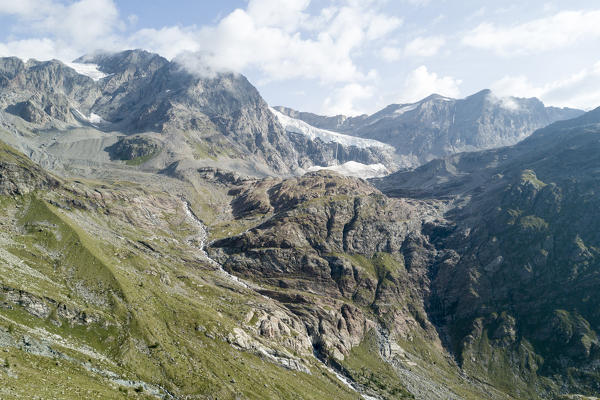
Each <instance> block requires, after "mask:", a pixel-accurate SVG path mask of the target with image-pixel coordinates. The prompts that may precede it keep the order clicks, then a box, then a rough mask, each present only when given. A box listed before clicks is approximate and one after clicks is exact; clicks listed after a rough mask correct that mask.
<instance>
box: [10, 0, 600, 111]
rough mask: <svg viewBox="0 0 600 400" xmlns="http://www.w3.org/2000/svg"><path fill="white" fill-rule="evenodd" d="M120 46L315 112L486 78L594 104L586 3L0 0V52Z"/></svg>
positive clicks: (575, 103)
mask: <svg viewBox="0 0 600 400" xmlns="http://www.w3.org/2000/svg"><path fill="white" fill-rule="evenodd" d="M130 48H143V49H146V50H149V51H152V52H156V53H159V54H160V55H162V56H164V57H166V58H168V59H169V60H175V61H177V62H180V63H182V64H183V65H184V66H186V67H187V68H188V69H190V70H191V71H193V72H196V73H200V74H212V73H214V72H215V71H217V72H218V71H234V72H239V73H242V74H244V75H245V76H246V77H248V79H249V80H250V82H252V83H253V84H254V85H255V86H256V87H257V88H258V89H259V91H260V92H261V94H262V95H263V97H264V98H265V99H266V101H267V102H268V103H269V104H270V105H283V106H288V107H292V108H295V109H298V110H302V111H310V112H315V113H320V114H326V115H335V114H345V115H357V114H363V113H373V112H375V111H377V110H379V109H381V108H383V107H385V106H386V105H388V104H391V103H408V102H414V101H417V100H420V99H421V98H424V97H426V96H428V95H430V94H432V93H437V94H441V95H444V96H449V97H455V98H463V97H466V96H468V95H471V94H473V93H476V92H478V91H480V90H482V89H486V88H490V89H492V91H493V92H494V93H495V94H496V95H497V96H498V97H503V96H517V97H538V98H540V99H541V100H542V101H544V103H546V104H547V105H554V106H559V107H576V108H582V109H586V110H588V109H592V108H596V107H597V106H600V3H599V2H598V1H597V0H581V1H577V0H571V1H569V2H566V1H558V0H555V1H551V0H528V1H526V2H525V1H522V0H520V1H512V0H506V1H502V0H496V1H486V0H480V1H475V0H461V1H456V0H454V1H453V0H328V1H327V0H312V1H311V0H221V1H198V0H195V1H192V0H169V1H166V0H154V1H147V0H70V1H69V0H18V1H17V0H0V56H17V57H21V58H23V59H29V58H35V59H38V60H48V59H59V60H62V61H65V62H69V61H72V60H74V59H75V58H77V57H79V56H81V55H84V54H86V53H92V52H95V51H99V50H104V51H110V52H112V51H120V50H124V49H130Z"/></svg>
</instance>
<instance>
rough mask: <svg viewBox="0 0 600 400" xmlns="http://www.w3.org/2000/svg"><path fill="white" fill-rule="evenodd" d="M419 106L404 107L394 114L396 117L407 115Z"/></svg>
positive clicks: (417, 104) (416, 104)
mask: <svg viewBox="0 0 600 400" xmlns="http://www.w3.org/2000/svg"><path fill="white" fill-rule="evenodd" d="M418 106H419V103H415V104H409V105H407V106H402V107H400V108H398V109H397V110H396V111H394V114H396V115H402V114H404V113H407V112H409V111H412V110H414V109H416V108H417V107H418Z"/></svg>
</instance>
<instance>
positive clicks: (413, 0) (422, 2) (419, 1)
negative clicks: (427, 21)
mask: <svg viewBox="0 0 600 400" xmlns="http://www.w3.org/2000/svg"><path fill="white" fill-rule="evenodd" d="M406 2H407V3H408V4H412V5H413V6H417V7H424V6H426V5H428V4H429V3H431V0H406Z"/></svg>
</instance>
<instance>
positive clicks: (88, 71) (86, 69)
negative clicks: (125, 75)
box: [65, 63, 108, 81]
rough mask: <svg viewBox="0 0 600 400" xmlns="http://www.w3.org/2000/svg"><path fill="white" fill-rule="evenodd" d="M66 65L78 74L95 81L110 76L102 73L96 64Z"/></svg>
mask: <svg viewBox="0 0 600 400" xmlns="http://www.w3.org/2000/svg"><path fill="white" fill-rule="evenodd" d="M65 65H66V66H67V67H71V68H73V69H74V70H75V71H76V72H77V73H78V74H81V75H85V76H89V77H90V78H92V79H93V80H95V81H99V80H100V79H102V78H106V77H107V76H108V75H107V74H105V73H104V72H101V71H100V70H99V69H98V66H97V65H96V64H81V63H66V64H65Z"/></svg>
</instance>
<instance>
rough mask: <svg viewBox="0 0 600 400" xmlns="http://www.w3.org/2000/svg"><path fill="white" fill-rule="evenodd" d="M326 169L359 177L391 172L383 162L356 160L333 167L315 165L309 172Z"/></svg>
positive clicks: (371, 176) (372, 176)
mask: <svg viewBox="0 0 600 400" xmlns="http://www.w3.org/2000/svg"><path fill="white" fill-rule="evenodd" d="M322 169H326V170H329V171H334V172H337V173H338V174H340V175H345V176H355V177H357V178H364V179H367V178H379V177H382V176H386V175H388V174H389V173H390V172H389V171H388V169H387V168H386V167H385V165H383V164H362V163H359V162H356V161H348V162H347V163H344V164H341V165H333V166H331V167H320V166H314V167H310V168H308V170H307V171H308V172H314V171H320V170H322Z"/></svg>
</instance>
